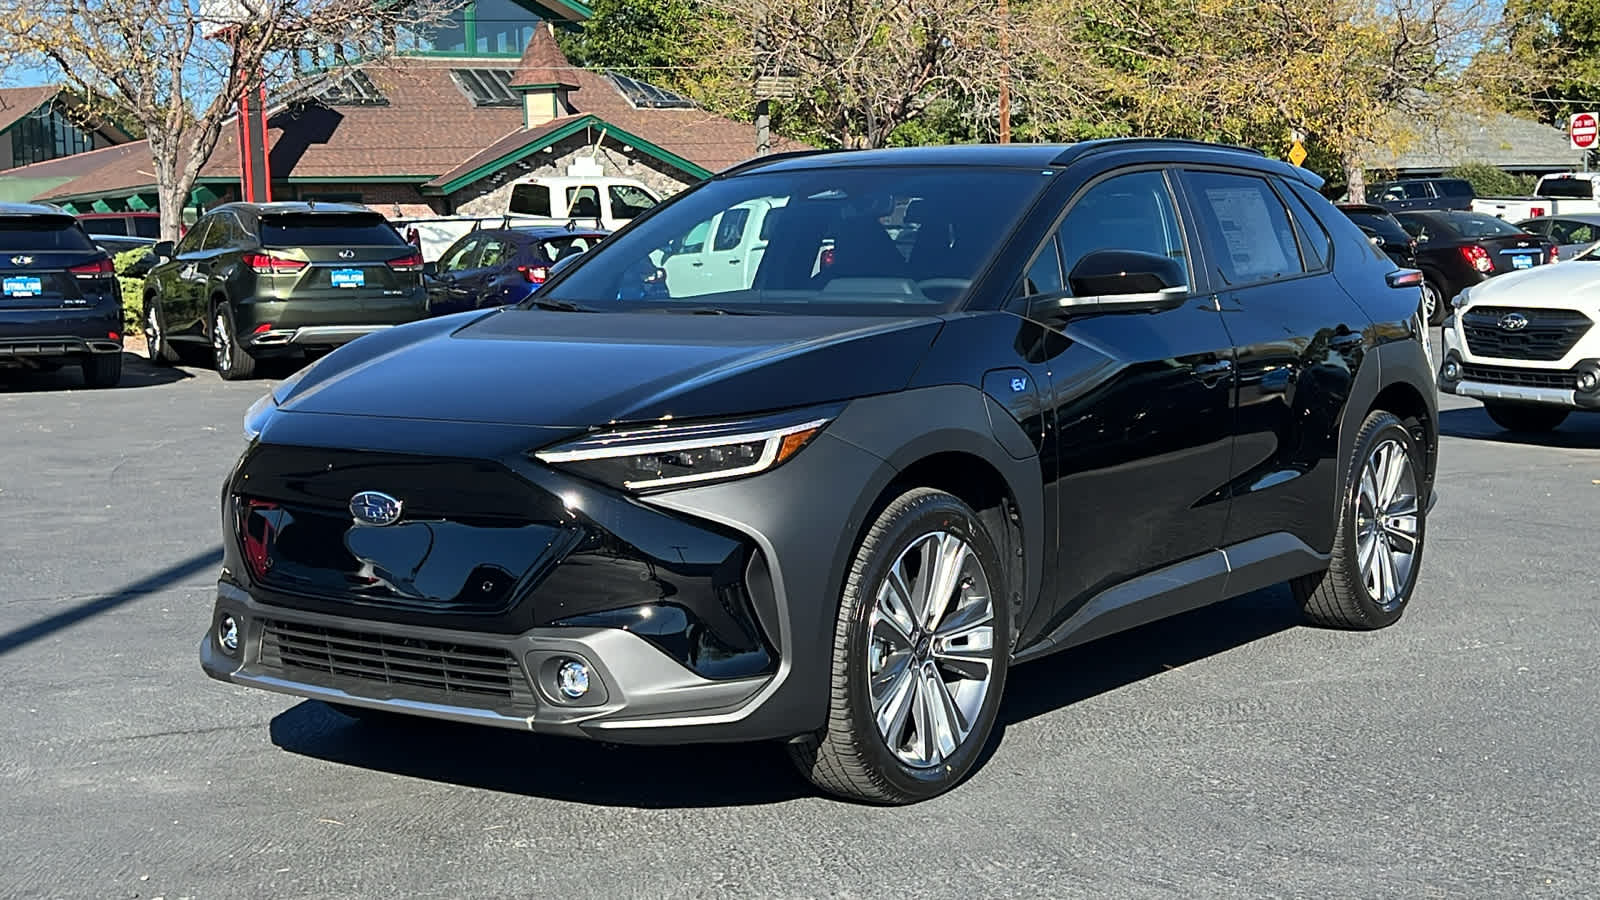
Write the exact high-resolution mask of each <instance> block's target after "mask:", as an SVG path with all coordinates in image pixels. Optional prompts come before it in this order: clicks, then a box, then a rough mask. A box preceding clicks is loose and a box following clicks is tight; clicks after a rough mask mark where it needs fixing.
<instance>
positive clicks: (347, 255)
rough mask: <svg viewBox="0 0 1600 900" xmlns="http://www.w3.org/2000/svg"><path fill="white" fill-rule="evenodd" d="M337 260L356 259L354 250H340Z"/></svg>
mask: <svg viewBox="0 0 1600 900" xmlns="http://www.w3.org/2000/svg"><path fill="white" fill-rule="evenodd" d="M339 258H340V259H355V258H356V252H355V251H354V250H340V251H339Z"/></svg>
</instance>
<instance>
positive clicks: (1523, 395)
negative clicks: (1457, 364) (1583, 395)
mask: <svg viewBox="0 0 1600 900" xmlns="http://www.w3.org/2000/svg"><path fill="white" fill-rule="evenodd" d="M1455 392H1456V393H1457V394H1460V395H1461V396H1463V397H1476V398H1478V399H1479V400H1511V401H1515V402H1519V403H1548V404H1550V405H1552V406H1577V405H1578V404H1577V399H1576V397H1577V392H1575V391H1569V390H1563V389H1561V388H1543V387H1524V386H1522V385H1515V384H1489V383H1487V382H1483V381H1463V382H1460V383H1458V384H1457V385H1456V390H1455Z"/></svg>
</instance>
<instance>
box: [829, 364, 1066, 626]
mask: <svg viewBox="0 0 1600 900" xmlns="http://www.w3.org/2000/svg"><path fill="white" fill-rule="evenodd" d="M934 416H937V419H938V422H937V423H934V422H930V421H929V420H930V418H931V417H934ZM1003 428H1011V429H1015V430H1016V431H1017V435H1015V436H1011V437H1020V438H1021V440H1023V441H1024V442H1026V441H1027V438H1026V436H1025V435H1023V434H1022V429H1021V426H1019V425H1017V424H1016V423H1015V422H1013V421H1011V420H1010V419H1009V418H1006V419H1003V420H1001V421H998V422H993V424H991V418H990V415H989V410H988V402H987V399H986V397H985V395H984V394H983V393H982V392H981V391H979V390H978V389H976V388H973V387H969V386H965V385H946V386H940V387H929V388H920V389H917V390H912V391H907V392H905V393H902V394H890V395H884V396H880V397H870V398H865V399H862V400H857V401H855V402H853V403H852V404H851V405H850V406H849V407H848V408H847V409H846V410H845V412H844V413H843V414H841V415H840V417H839V419H838V420H837V421H835V422H834V423H833V425H831V426H830V427H829V431H830V433H832V434H834V435H835V436H836V437H838V438H840V439H841V440H845V441H848V442H850V443H852V444H855V445H856V446H858V447H860V448H861V449H863V450H866V451H867V452H868V453H871V454H873V455H874V456H877V457H879V458H880V459H883V460H884V461H885V462H887V463H888V464H889V468H888V470H887V471H886V472H884V473H883V474H884V476H885V477H883V478H882V480H881V481H880V483H877V484H873V485H869V486H868V489H867V490H865V491H863V492H862V499H861V506H860V507H858V514H857V515H854V516H852V517H851V522H850V526H849V527H848V528H846V529H845V533H843V534H842V535H841V542H840V549H839V554H838V557H837V558H838V559H839V560H840V561H841V563H840V569H841V571H843V570H847V569H848V567H849V559H850V557H851V555H852V554H853V553H854V552H855V548H856V546H857V545H858V544H859V543H860V541H861V539H862V537H863V536H864V535H865V534H866V532H867V530H868V529H869V528H871V527H872V523H873V521H874V520H875V519H876V518H877V516H878V514H879V513H881V512H882V511H883V509H884V508H885V507H886V506H888V505H889V504H890V503H891V502H893V500H894V498H896V497H898V496H900V495H901V494H903V493H905V492H906V491H908V490H911V489H912V488H917V487H930V488H934V489H937V490H942V491H945V492H947V493H950V494H953V495H954V496H956V497H958V498H960V499H961V500H962V501H963V502H964V503H966V504H967V505H968V506H971V507H972V508H973V509H974V510H976V511H977V512H978V514H979V519H980V521H982V522H983V524H984V526H985V527H986V528H987V529H988V530H989V532H990V536H991V538H992V539H993V540H994V542H995V544H996V550H997V551H998V552H999V553H1000V555H1001V558H1002V559H1003V560H1004V561H1005V564H1006V566H1007V572H1006V575H1007V582H1008V591H1009V594H1010V602H1011V608H1012V613H1013V621H1014V622H1022V621H1025V620H1026V618H1025V617H1026V615H1027V614H1028V613H1029V612H1031V610H1032V606H1033V605H1034V604H1035V603H1037V601H1038V595H1039V587H1040V582H1041V579H1042V576H1043V572H1044V565H1045V562H1046V561H1045V559H1044V553H1045V549H1044V548H1045V539H1044V538H1045V535H1044V530H1045V514H1044V486H1043V476H1042V473H1041V471H1040V468H1039V460H1038V457H1037V456H1032V457H1028V458H1025V459H1020V460H1019V459H1015V458H1013V457H1012V456H1011V455H1010V454H1009V453H1007V452H1006V450H1005V449H1004V447H1003V446H1002V441H1001V439H1000V436H998V435H997V434H996V433H995V432H996V430H997V429H1003ZM1013 443H1014V442H1013ZM841 588H842V581H841ZM1015 636H1016V635H1015V634H1013V635H1012V637H1013V638H1015Z"/></svg>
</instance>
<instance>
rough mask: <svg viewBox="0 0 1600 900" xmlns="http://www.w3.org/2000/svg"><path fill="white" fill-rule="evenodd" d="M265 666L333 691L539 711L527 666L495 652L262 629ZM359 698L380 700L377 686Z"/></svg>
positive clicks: (316, 630)
mask: <svg viewBox="0 0 1600 900" xmlns="http://www.w3.org/2000/svg"><path fill="white" fill-rule="evenodd" d="M259 662H260V665H261V666H262V667H263V668H265V669H272V670H276V671H278V672H281V673H282V674H283V675H284V676H285V677H290V678H294V679H296V680H300V681H306V682H310V683H313V684H319V685H323V686H326V687H339V688H344V687H349V686H351V683H352V682H355V683H357V684H358V685H366V686H381V687H382V689H381V690H380V691H378V692H377V694H378V695H380V696H385V697H387V696H401V697H407V698H409V699H416V700H424V701H429V702H434V703H445V704H451V705H460V706H482V705H483V703H484V700H485V698H491V699H496V700H500V701H503V703H501V704H496V705H497V706H509V707H512V708H515V707H525V708H527V709H529V710H531V709H532V707H533V704H534V700H533V692H532V690H531V688H530V686H529V684H528V678H527V676H526V675H524V674H523V671H522V667H521V666H520V665H518V664H517V660H516V658H515V657H513V656H512V655H511V654H509V653H507V652H506V651H504V650H501V649H499V648H495V647H473V646H467V645H462V644H447V643H443V642H440V641H428V640H419V639H416V638H402V637H394V636H392V635H385V634H375V633H371V632H361V631H346V630H344V629H340V628H325V627H322V626H320V625H304V624H300V623H297V622H285V621H279V620H267V621H265V622H263V623H262V635H261V656H260V660H259ZM355 692H356V693H366V694H368V695H372V694H373V693H374V692H373V691H371V690H370V687H369V688H368V689H367V690H366V691H363V690H362V689H361V688H360V687H357V688H356V690H355Z"/></svg>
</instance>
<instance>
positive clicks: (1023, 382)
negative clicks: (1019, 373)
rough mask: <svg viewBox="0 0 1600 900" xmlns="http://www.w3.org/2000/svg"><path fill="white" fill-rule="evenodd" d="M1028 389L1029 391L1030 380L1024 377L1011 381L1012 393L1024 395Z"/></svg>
mask: <svg viewBox="0 0 1600 900" xmlns="http://www.w3.org/2000/svg"><path fill="white" fill-rule="evenodd" d="M1027 389H1028V379H1026V378H1022V377H1017V378H1013V379H1011V391H1012V393H1016V394H1020V393H1022V392H1023V391H1025V390H1027Z"/></svg>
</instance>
